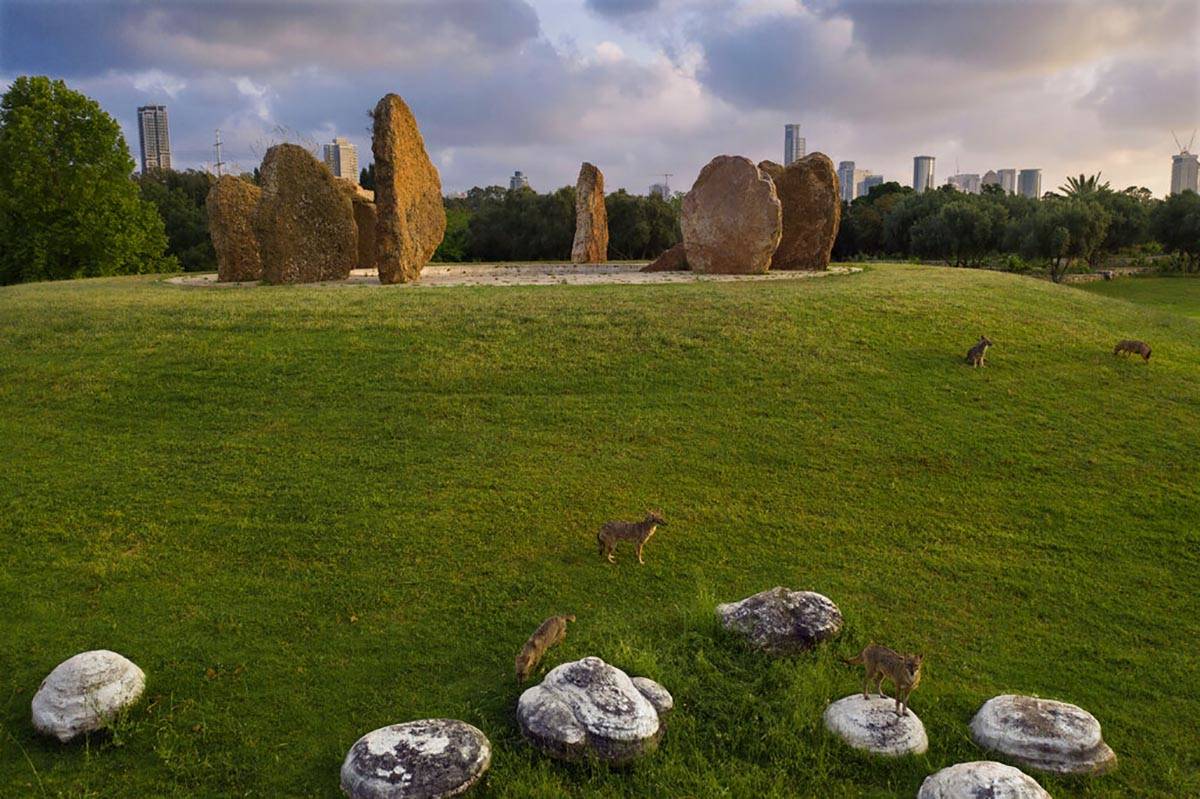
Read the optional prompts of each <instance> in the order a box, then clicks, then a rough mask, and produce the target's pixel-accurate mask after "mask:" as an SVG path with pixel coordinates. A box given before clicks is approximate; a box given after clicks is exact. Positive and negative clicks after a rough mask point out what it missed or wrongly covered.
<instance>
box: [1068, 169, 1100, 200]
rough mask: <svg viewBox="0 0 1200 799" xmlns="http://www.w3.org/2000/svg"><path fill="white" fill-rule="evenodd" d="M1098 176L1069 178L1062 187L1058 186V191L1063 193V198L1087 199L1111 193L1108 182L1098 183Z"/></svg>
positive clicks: (1097, 174)
mask: <svg viewBox="0 0 1200 799" xmlns="http://www.w3.org/2000/svg"><path fill="white" fill-rule="evenodd" d="M1100 174H1101V173H1099V172H1097V173H1096V174H1094V175H1090V176H1089V175H1080V176H1079V177H1077V178H1075V177H1069V178H1067V182H1066V184H1065V185H1063V186H1059V187H1058V190H1059V191H1061V192H1062V193H1063V196H1064V197H1089V196H1092V195H1095V194H1101V193H1103V192H1108V191H1111V189H1110V188H1109V187H1108V181H1107V180H1106V181H1104V183H1101V182H1100Z"/></svg>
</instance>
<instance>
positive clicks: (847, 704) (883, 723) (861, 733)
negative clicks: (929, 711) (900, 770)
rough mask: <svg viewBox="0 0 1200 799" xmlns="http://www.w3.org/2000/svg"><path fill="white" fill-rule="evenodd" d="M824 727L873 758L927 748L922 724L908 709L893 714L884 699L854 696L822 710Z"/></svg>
mask: <svg viewBox="0 0 1200 799" xmlns="http://www.w3.org/2000/svg"><path fill="white" fill-rule="evenodd" d="M823 718H824V720H825V728H826V729H827V730H829V731H830V732H831V733H833V734H834V735H836V736H838V737H839V738H841V739H842V740H843V741H845V742H846V743H847V744H848V745H850V746H852V747H854V748H855V749H861V750H862V751H864V752H871V753H872V754H876V755H886V756H888V757H898V756H900V755H919V754H922V753H924V752H925V751H926V750H928V749H929V738H928V737H927V736H926V735H925V725H924V724H922V723H921V720H920V719H919V718H917V714H916V713H913V712H912V711H911V710H910V711H908V713H906V714H905V715H903V716H898V715H896V703H895V701H894V700H892V699H890V698H888V697H885V696H872V697H870V698H869V699H863V696H862V694H853V695H851V696H847V697H845V698H843V699H839V700H838V701H836V702H832V703H831V704H830V705H829V707H827V708H825V715H824V716H823Z"/></svg>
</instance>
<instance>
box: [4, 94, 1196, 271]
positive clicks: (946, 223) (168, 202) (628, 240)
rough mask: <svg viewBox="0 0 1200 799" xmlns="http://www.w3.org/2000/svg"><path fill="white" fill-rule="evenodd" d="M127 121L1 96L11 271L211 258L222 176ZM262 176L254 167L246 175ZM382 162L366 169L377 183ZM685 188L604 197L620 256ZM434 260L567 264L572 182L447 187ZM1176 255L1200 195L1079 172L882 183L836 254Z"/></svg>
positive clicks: (651, 247) (1192, 234) (982, 259)
mask: <svg viewBox="0 0 1200 799" xmlns="http://www.w3.org/2000/svg"><path fill="white" fill-rule="evenodd" d="M133 166H134V164H133V158H132V157H131V155H130V153H129V148H128V146H127V144H126V142H125V139H124V137H123V136H122V135H121V131H120V127H119V126H118V125H117V123H116V121H115V120H113V119H112V117H110V116H109V115H108V114H106V113H105V112H104V110H103V109H101V108H100V106H99V104H98V103H96V102H95V101H94V100H91V99H90V98H88V97H86V96H84V95H82V94H80V93H78V92H75V91H72V90H71V89H69V88H68V87H67V85H66V84H65V83H64V82H63V81H61V80H51V79H49V78H46V77H26V76H23V77H19V78H17V79H16V80H15V81H13V83H12V85H11V86H10V87H9V89H8V90H7V91H6V92H5V94H4V95H3V97H0V284H5V283H18V282H22V281H28V280H55V279H66V278H75V277H92V276H100V275H116V274H134V273H151V272H170V271H177V270H179V269H185V270H189V271H214V270H215V269H216V256H215V253H214V252H213V248H212V242H211V240H210V238H209V233H208V216H207V211H206V209H205V201H206V200H207V197H208V190H209V188H210V187H211V186H212V183H213V180H214V178H213V177H212V176H211V175H209V174H207V173H205V172H200V171H196V170H187V171H182V172H174V171H171V170H153V171H150V172H148V173H146V174H142V175H137V176H132V173H133ZM242 177H243V178H244V179H246V180H249V181H251V182H254V183H258V170H255V171H254V172H253V173H247V174H246V175H243V176H242ZM374 177H375V176H374V166H373V165H369V166H367V167H366V168H364V169H363V171H362V173H361V175H360V180H361V183H362V184H363V186H364V188H373V187H374ZM681 200H682V195H680V194H676V195H674V196H673V197H670V198H663V197H659V196H657V195H652V196H649V197H643V196H639V195H633V194H629V193H628V192H626V191H625V190H624V189H619V190H617V191H615V192H613V193H611V194H609V195H608V196H607V197H605V199H604V205H605V209H606V211H607V213H608V227H609V257H610V258H611V259H614V260H621V259H629V260H648V259H652V258H655V257H657V256H658V255H659V254H661V253H662V252H663V251H665V250H667V249H668V248H670V247H671V246H673V245H674V244H676V243H677V242H679V241H680V240H681V238H682V236H681V230H680V215H681ZM444 202H445V207H446V223H447V224H446V235H445V238H444V240H443V241H442V244H441V246H440V247H439V248H438V250H437V252H436V253H435V254H434V260H435V261H449V262H463V261H486V262H490V261H542V260H553V261H564V260H567V259H568V258H569V257H570V253H571V244H572V241H573V239H574V235H575V189H574V187H571V186H564V187H563V188H560V189H558V190H556V191H553V192H551V193H549V194H538V193H537V192H535V191H533V190H532V189H529V188H520V189H515V190H509V189H506V188H504V187H502V186H488V187H484V188H480V187H476V188H473V189H471V190H470V191H468V192H467V193H466V194H465V195H462V196H458V197H448V198H445V200H444ZM1160 252H1165V253H1169V254H1171V255H1172V257H1171V259H1170V260H1169V261H1168V263H1170V264H1172V265H1174V266H1175V267H1177V268H1179V269H1182V270H1187V271H1200V196H1198V195H1197V194H1196V193H1195V192H1184V193H1182V194H1177V195H1173V196H1171V197H1169V198H1167V199H1166V200H1158V199H1155V198H1154V197H1152V196H1151V194H1150V191H1149V190H1148V189H1145V188H1138V187H1132V186H1131V187H1129V188H1127V189H1124V190H1123V191H1116V190H1114V189H1112V188H1111V187H1110V186H1109V185H1108V184H1107V183H1102V182H1101V181H1100V178H1099V176H1098V175H1097V176H1092V177H1087V176H1084V175H1080V176H1079V177H1078V178H1072V179H1070V180H1069V181H1068V183H1067V184H1066V185H1064V186H1062V187H1060V188H1059V191H1058V192H1056V193H1047V195H1046V196H1045V197H1043V198H1042V199H1041V200H1033V199H1030V198H1026V197H1020V196H1013V195H1008V194H1006V193H1004V192H1003V191H1002V190H1001V189H1000V188H999V187H996V186H989V187H986V188H985V190H984V192H983V193H982V194H978V195H972V194H963V193H960V192H958V191H956V190H954V189H953V188H950V187H943V188H941V189H938V190H934V191H927V192H924V193H921V194H917V193H916V192H914V191H913V190H912V189H910V188H906V187H903V186H900V185H899V184H898V183H884V184H882V185H880V186H874V187H872V188H871V191H870V193H869V194H867V195H866V196H864V197H860V198H858V199H856V200H854V201H853V202H851V203H849V204H844V205H843V209H842V225H841V228H840V230H839V232H838V236H837V241H836V242H835V244H834V257H835V258H836V259H838V260H852V259H859V258H919V259H934V260H940V261H943V262H945V263H946V264H950V265H953V266H985V265H986V266H995V265H999V266H1001V267H1003V268H1012V269H1020V270H1031V269H1044V270H1045V271H1046V272H1048V274H1049V275H1050V276H1051V277H1052V278H1053V279H1055V280H1058V279H1061V277H1062V275H1063V274H1064V273H1065V272H1066V271H1068V270H1069V269H1070V268H1072V267H1073V266H1075V265H1077V264H1081V263H1082V264H1087V265H1088V266H1090V267H1096V266H1099V265H1101V264H1103V263H1104V262H1105V261H1106V260H1107V259H1108V258H1110V257H1112V256H1114V255H1118V256H1119V255H1130V254H1134V255H1147V254H1157V253H1160Z"/></svg>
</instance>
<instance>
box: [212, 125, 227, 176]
mask: <svg viewBox="0 0 1200 799" xmlns="http://www.w3.org/2000/svg"><path fill="white" fill-rule="evenodd" d="M213 147H214V148H216V151H217V161H216V163H214V164H213V167H214V168H215V169H216V171H217V177H221V169H222V168H223V167H224V166H225V162H224V161H222V160H221V129H220V128H217V140H216V142H214V143H213Z"/></svg>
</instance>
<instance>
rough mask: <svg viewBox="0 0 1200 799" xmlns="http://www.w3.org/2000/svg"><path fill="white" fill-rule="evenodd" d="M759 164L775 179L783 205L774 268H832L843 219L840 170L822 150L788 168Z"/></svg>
mask: <svg viewBox="0 0 1200 799" xmlns="http://www.w3.org/2000/svg"><path fill="white" fill-rule="evenodd" d="M758 168H759V169H761V170H762V171H763V172H765V173H766V174H767V175H769V176H770V178H771V180H773V181H774V182H775V191H776V192H777V193H778V195H779V202H780V203H781V204H782V205H783V236H782V238H780V240H779V247H778V248H776V250H775V257H774V258H772V259H771V268H772V269H828V268H829V254H830V253H831V252H832V251H833V242H834V240H835V239H837V232H838V226H839V225H840V224H841V220H842V199H841V193H840V192H839V190H838V177H837V171H836V170H835V169H834V168H833V162H832V161H830V160H829V158H828V157H826V156H825V155H824V154H822V153H813V154H812V155H807V156H805V157H804V158H801V159H800V160H798V161H795V162H793V163H792V164H790V165H788V166H787V167H786V168H785V167H782V166H780V165H779V164H776V163H774V162H772V161H763V162H762V163H761V164H759V165H758Z"/></svg>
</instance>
